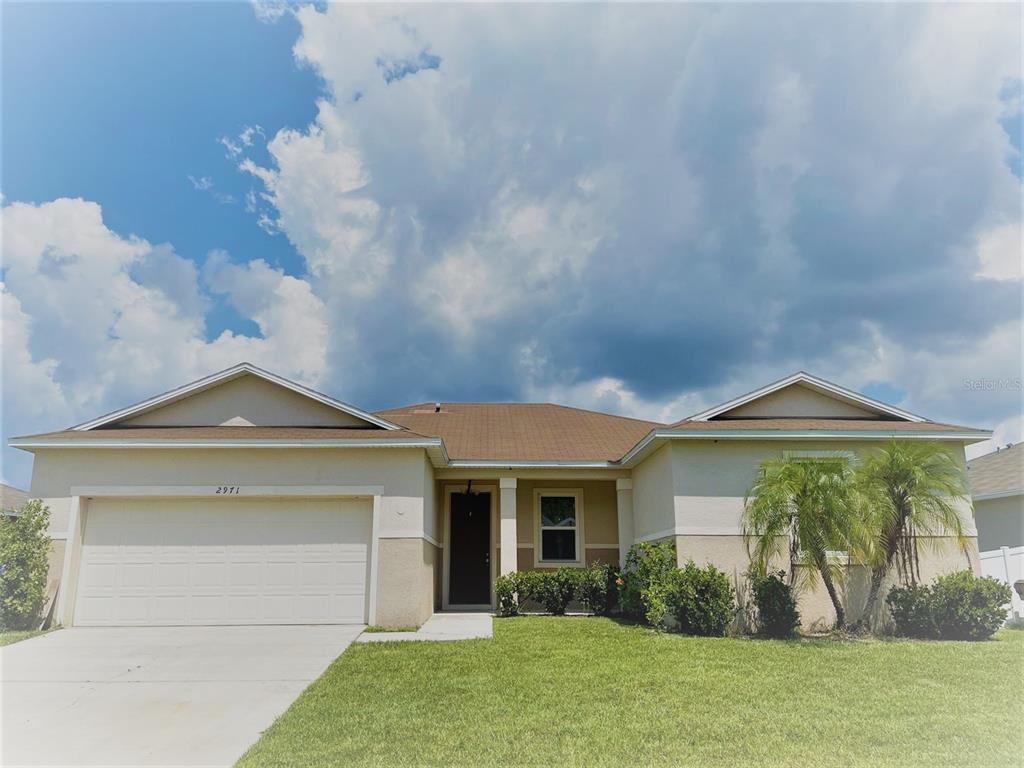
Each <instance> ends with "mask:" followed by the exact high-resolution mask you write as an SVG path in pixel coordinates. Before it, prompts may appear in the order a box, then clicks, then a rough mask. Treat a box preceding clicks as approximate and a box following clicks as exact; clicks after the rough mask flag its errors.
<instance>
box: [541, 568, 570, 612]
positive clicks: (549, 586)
mask: <svg viewBox="0 0 1024 768" xmlns="http://www.w3.org/2000/svg"><path fill="white" fill-rule="evenodd" d="M578 574H579V571H577V570H576V569H575V568H559V569H558V570H555V571H545V572H543V573H540V574H539V575H540V579H539V580H538V582H537V585H536V592H535V593H534V594H532V595H531V597H532V598H533V599H535V600H537V602H539V603H540V604H541V605H543V606H544V610H546V611H547V612H548V613H553V614H554V615H555V616H562V615H564V614H565V609H566V608H567V607H568V605H569V603H570V602H571V601H572V599H573V597H574V596H575V595H576V585H577V584H578V583H579V576H578Z"/></svg>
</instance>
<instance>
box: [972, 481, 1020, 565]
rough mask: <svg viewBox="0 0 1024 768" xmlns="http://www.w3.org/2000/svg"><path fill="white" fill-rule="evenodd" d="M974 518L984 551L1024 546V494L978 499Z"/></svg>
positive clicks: (979, 541)
mask: <svg viewBox="0 0 1024 768" xmlns="http://www.w3.org/2000/svg"><path fill="white" fill-rule="evenodd" d="M974 519H975V521H976V523H977V526H978V548H979V549H980V550H981V551H982V552H987V551H989V550H991V549H999V548H1000V547H1022V546H1024V494H1018V495H1017V496H1004V497H1003V498H1001V499H982V500H980V501H977V500H976V501H975V502H974Z"/></svg>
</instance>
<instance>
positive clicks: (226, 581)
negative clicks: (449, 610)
mask: <svg viewBox="0 0 1024 768" xmlns="http://www.w3.org/2000/svg"><path fill="white" fill-rule="evenodd" d="M369 537H370V505H369V503H368V502H364V501H355V500H345V501H342V500H332V501H324V500H251V499H238V500H221V499H218V500H169V499H165V500H127V499H117V500H113V499H106V500H93V501H91V502H90V504H89V507H88V509H87V514H86V523H85V535H84V542H83V550H82V564H81V569H80V576H79V587H78V598H77V601H76V615H75V623H77V624H82V625H117V624H128V625H131V624H158V625H181V624H278V623H289V624H291V623H301V624H308V623H362V622H363V621H364V619H365V605H366V581H367V559H368V554H369V545H368V541H369Z"/></svg>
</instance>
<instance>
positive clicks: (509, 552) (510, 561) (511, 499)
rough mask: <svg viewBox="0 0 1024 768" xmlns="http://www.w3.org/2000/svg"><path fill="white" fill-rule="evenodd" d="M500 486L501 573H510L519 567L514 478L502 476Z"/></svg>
mask: <svg viewBox="0 0 1024 768" xmlns="http://www.w3.org/2000/svg"><path fill="white" fill-rule="evenodd" d="M498 482H499V484H500V488H501V530H500V533H501V538H500V540H499V546H500V547H501V575H502V576H504V575H505V574H506V573H512V572H513V571H515V570H518V568H519V558H518V550H517V543H516V478H514V477H503V478H501V479H500V480H499V481H498Z"/></svg>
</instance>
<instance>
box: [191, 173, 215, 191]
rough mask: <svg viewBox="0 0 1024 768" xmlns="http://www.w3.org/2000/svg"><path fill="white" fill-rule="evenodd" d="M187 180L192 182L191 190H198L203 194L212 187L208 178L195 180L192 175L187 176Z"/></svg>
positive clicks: (211, 182) (201, 177) (202, 177)
mask: <svg viewBox="0 0 1024 768" xmlns="http://www.w3.org/2000/svg"><path fill="white" fill-rule="evenodd" d="M188 180H189V181H190V182H192V188H193V189H198V190H200V191H203V192H205V191H206V190H208V189H209V188H210V187H212V186H213V179H211V178H210V177H209V176H200V177H199V178H196V177H195V176H193V175H192V174H189V176H188Z"/></svg>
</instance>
